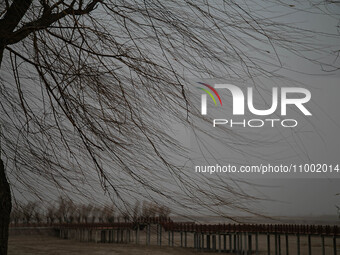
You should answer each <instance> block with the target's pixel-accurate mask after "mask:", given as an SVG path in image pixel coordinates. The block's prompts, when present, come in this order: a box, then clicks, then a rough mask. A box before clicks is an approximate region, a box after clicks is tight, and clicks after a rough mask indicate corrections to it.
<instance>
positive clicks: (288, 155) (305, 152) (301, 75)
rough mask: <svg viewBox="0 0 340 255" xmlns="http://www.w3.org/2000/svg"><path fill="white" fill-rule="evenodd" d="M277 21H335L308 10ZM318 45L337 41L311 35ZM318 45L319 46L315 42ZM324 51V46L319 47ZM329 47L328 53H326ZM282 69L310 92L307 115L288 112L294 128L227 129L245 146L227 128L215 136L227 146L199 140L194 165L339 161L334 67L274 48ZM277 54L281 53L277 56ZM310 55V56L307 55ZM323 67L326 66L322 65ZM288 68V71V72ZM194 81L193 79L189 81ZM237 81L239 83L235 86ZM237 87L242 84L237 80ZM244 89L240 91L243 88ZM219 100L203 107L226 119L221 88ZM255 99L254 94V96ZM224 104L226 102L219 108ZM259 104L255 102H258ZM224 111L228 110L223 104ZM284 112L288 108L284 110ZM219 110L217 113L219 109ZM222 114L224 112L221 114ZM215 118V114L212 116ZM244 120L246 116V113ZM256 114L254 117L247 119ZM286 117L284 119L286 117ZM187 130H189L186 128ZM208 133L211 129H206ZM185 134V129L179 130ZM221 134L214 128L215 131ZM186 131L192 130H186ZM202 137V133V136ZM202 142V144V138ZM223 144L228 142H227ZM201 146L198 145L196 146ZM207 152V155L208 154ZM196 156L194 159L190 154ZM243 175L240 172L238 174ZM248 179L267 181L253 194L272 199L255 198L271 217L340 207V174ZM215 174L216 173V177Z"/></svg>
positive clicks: (311, 25)
mask: <svg viewBox="0 0 340 255" xmlns="http://www.w3.org/2000/svg"><path fill="white" fill-rule="evenodd" d="M333 11H334V13H336V12H339V11H340V7H339V5H338V6H334V9H333ZM282 19H283V21H286V22H287V21H288V20H289V22H291V23H292V24H294V22H296V24H299V26H302V27H305V28H307V29H310V30H313V31H319V32H320V31H322V32H324V33H337V26H338V25H339V23H338V22H339V20H336V19H334V18H333V17H327V16H324V15H319V14H312V13H307V12H306V13H303V14H301V13H299V14H298V15H296V14H295V15H294V14H292V15H289V16H284V17H283V18H282ZM316 40H319V41H320V42H322V43H323V44H324V45H329V46H330V45H333V46H338V45H340V41H339V40H337V41H336V40H335V39H330V38H327V37H326V36H325V37H324V36H322V35H321V36H319V37H317V38H316ZM320 45H321V44H320ZM334 49H335V50H337V51H339V47H335V48H334V47H333V50H334ZM325 50H326V51H327V49H326V48H325ZM331 50H332V49H331V48H329V50H328V52H329V53H330V52H331ZM338 53H339V52H336V51H335V52H334V54H333V55H332V54H329V55H327V56H326V54H325V55H324V56H322V57H323V58H324V60H326V59H328V60H329V59H331V58H333V60H334V61H335V62H338V61H339V59H337V58H336V54H338ZM279 54H280V56H281V57H282V60H283V62H284V66H285V67H287V69H286V70H281V71H280V73H281V74H283V75H285V76H287V77H289V78H291V79H294V80H295V81H297V82H301V85H299V86H301V87H305V88H308V89H309V90H310V91H311V94H312V99H311V101H310V102H308V104H307V108H308V109H309V110H310V111H311V112H312V116H310V117H306V118H305V117H304V116H302V115H301V114H299V113H291V114H290V115H289V116H290V118H295V119H297V120H298V121H299V126H298V127H296V128H293V129H288V130H287V129H284V128H282V127H279V128H274V129H273V128H262V129H256V130H254V129H242V128H236V129H233V131H234V132H236V133H237V134H242V135H244V136H245V137H246V138H247V139H249V140H252V141H255V144H250V143H249V144H247V143H246V142H244V143H243V142H240V143H241V145H239V146H238V147H237V149H240V151H241V152H240V151H236V150H235V149H234V145H235V144H236V143H237V140H236V139H231V138H230V137H227V136H228V132H229V131H228V130H227V129H225V136H224V137H223V135H222V137H221V140H224V142H225V143H227V145H225V144H222V143H219V142H216V141H212V140H209V139H208V138H206V139H205V140H204V143H205V145H206V146H207V147H208V149H206V150H204V149H203V153H202V154H204V155H205V157H206V159H202V158H200V160H198V159H197V158H199V156H198V154H195V153H194V154H193V155H192V157H194V158H195V159H194V160H193V164H194V165H214V164H216V163H218V164H220V165H223V164H228V163H233V164H236V165H237V164H247V163H248V164H261V163H264V164H265V163H273V164H275V163H276V164H280V163H283V164H290V163H297V164H304V163H327V164H334V165H336V164H339V163H340V135H339V131H340V111H339V109H340V103H339V102H340V101H339V95H340V71H339V70H337V71H334V72H331V73H327V75H325V73H324V72H322V70H321V66H319V65H316V64H312V63H308V62H307V61H305V60H302V59H300V58H298V57H296V56H294V55H292V54H290V53H287V52H279ZM281 54H282V55H281ZM310 56H314V54H313V53H311V55H310ZM326 68H327V67H326ZM288 69H290V70H288ZM194 82H195V81H194ZM206 82H210V83H212V84H213V83H214V82H224V83H229V82H230V81H221V80H218V81H214V80H213V79H207V80H206ZM237 85H239V84H237ZM240 86H242V84H240ZM272 86H274V84H270V83H267V84H263V88H264V89H263V90H262V91H266V89H268V90H269V91H270V90H271V87H272ZM275 86H278V87H280V86H297V85H296V84H293V83H292V82H289V81H285V82H281V83H280V82H277V84H275ZM243 91H244V92H245V91H246V90H245V89H243ZM221 94H222V96H223V98H222V100H223V103H224V105H223V107H224V108H223V110H221V111H219V112H217V110H215V108H214V109H213V104H212V102H210V103H211V105H209V104H208V111H210V113H211V115H214V114H215V115H214V117H212V118H223V116H228V117H225V118H232V117H233V116H232V115H230V114H229V115H228V114H226V113H225V110H226V109H228V107H231V105H232V104H231V97H230V95H227V94H225V93H224V92H221ZM262 96H263V98H260V97H257V100H260V101H261V100H264V101H266V102H269V104H270V103H271V94H270V93H269V95H268V94H265V93H264V94H262ZM255 98H256V95H255ZM225 105H226V106H225ZM259 105H261V104H259ZM229 109H230V108H229ZM288 111H290V110H289V109H288ZM221 112H222V113H221ZM223 114H224V115H223ZM216 116H218V117H216ZM246 118H247V117H246ZM253 118H257V117H253ZM287 118H289V117H287ZM189 132H190V131H189ZM209 132H212V133H214V132H215V131H214V129H213V128H212V127H211V129H209ZM184 133H185V132H184ZM217 133H218V134H219V135H221V133H219V132H216V134H217ZM222 133H223V132H222ZM191 135H192V134H191ZM202 136H203V135H202ZM190 142H191V146H192V147H193V149H194V150H195V149H196V150H198V146H197V143H196V141H194V139H192V140H191V141H190ZM202 143H203V142H202ZM228 143H229V145H228ZM201 149H202V148H200V150H201ZM209 152H210V153H211V154H213V156H212V155H209ZM196 157H197V158H196ZM219 177H221V178H224V179H228V178H229V176H228V175H223V174H219ZM243 177H244V175H243ZM247 177H249V180H250V181H253V182H254V183H257V184H263V185H268V187H262V188H261V187H256V191H254V194H259V195H260V196H262V197H265V198H267V199H273V200H276V201H277V202H272V201H271V202H261V203H260V205H259V206H260V208H261V210H263V211H265V212H267V213H269V214H275V215H310V214H314V215H318V214H333V215H334V214H336V213H337V209H336V207H335V205H336V204H338V205H340V196H336V194H337V193H339V192H340V173H339V174H336V175H333V176H332V177H331V178H328V177H327V176H326V175H324V176H323V178H321V179H320V178H316V177H313V178H312V176H308V175H305V176H303V177H298V178H296V177H294V178H292V177H291V176H288V175H286V176H280V177H279V176H277V177H276V178H274V179H269V178H262V177H259V176H257V177H256V178H254V176H250V175H249V176H247ZM216 178H217V177H216Z"/></svg>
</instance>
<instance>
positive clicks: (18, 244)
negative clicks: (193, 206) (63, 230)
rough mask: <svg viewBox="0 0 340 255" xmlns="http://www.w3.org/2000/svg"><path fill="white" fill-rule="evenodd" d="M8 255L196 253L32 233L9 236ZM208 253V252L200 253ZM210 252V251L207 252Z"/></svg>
mask: <svg viewBox="0 0 340 255" xmlns="http://www.w3.org/2000/svg"><path fill="white" fill-rule="evenodd" d="M8 254H9V255H21V254H25V255H26V254H27V255H42V254H51V255H59V254H60V255H68V254H70V255H78V254H79V255H80V254H82V255H90V254H91V255H92V254H93V255H102V254H122V255H127V254H141V255H149V254H150V255H156V254H157V255H158V254H159V255H170V254H171V255H180V254H197V253H196V252H195V251H194V250H193V249H184V248H179V247H174V248H172V247H167V246H164V247H157V246H149V247H147V246H144V245H134V244H103V243H98V244H95V243H80V242H77V241H74V240H65V239H59V238H56V237H49V236H42V235H32V236H24V235H18V236H11V237H10V238H9V253H8ZM200 254H208V253H200ZM209 254H211V253H209Z"/></svg>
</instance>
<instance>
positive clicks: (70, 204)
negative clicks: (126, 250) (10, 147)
mask: <svg viewBox="0 0 340 255" xmlns="http://www.w3.org/2000/svg"><path fill="white" fill-rule="evenodd" d="M170 212H171V210H170V208H169V207H167V206H164V205H158V204H156V203H153V202H147V201H144V202H143V203H142V204H141V203H140V202H136V203H135V204H134V205H133V206H131V207H129V206H127V207H125V208H124V210H122V209H120V208H117V207H115V206H114V205H111V204H106V205H96V204H82V203H75V202H74V201H72V200H71V199H69V198H65V197H60V198H59V199H58V202H57V203H56V204H52V205H50V206H48V207H42V206H40V204H39V202H33V201H28V202H26V203H23V204H20V203H16V204H15V205H13V209H12V212H11V223H12V224H13V225H18V224H31V223H36V224H41V223H47V224H54V223H96V222H100V223H113V222H122V221H123V222H129V221H136V220H137V218H138V217H164V218H168V217H169V214H170Z"/></svg>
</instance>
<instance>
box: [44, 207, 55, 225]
mask: <svg viewBox="0 0 340 255" xmlns="http://www.w3.org/2000/svg"><path fill="white" fill-rule="evenodd" d="M56 216H57V209H56V207H55V206H54V205H50V206H48V207H47V211H46V222H47V223H49V224H53V223H54V221H55V219H56Z"/></svg>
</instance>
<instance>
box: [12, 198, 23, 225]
mask: <svg viewBox="0 0 340 255" xmlns="http://www.w3.org/2000/svg"><path fill="white" fill-rule="evenodd" d="M22 218H23V217H22V211H21V206H20V205H19V204H17V203H15V204H14V205H13V208H12V212H11V222H12V223H14V225H18V223H19V222H20V220H21V219H22Z"/></svg>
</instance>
